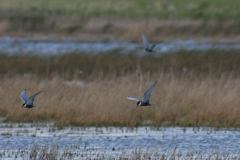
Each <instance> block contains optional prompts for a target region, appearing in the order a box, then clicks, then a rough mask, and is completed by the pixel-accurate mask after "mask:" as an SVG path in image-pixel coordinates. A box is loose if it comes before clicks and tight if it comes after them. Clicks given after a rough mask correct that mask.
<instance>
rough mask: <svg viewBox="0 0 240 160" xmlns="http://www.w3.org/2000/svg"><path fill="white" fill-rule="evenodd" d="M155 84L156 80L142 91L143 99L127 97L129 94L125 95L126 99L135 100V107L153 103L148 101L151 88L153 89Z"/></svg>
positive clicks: (151, 91)
mask: <svg viewBox="0 0 240 160" xmlns="http://www.w3.org/2000/svg"><path fill="white" fill-rule="evenodd" d="M156 84H157V81H156V82H155V83H154V84H153V85H152V86H151V87H150V88H149V89H148V90H147V91H146V92H145V93H144V95H143V100H141V99H137V98H133V97H129V96H127V99H129V100H134V101H137V108H138V106H151V105H153V104H152V103H150V102H149V101H150V98H151V96H152V93H153V90H154V87H155V85H156Z"/></svg>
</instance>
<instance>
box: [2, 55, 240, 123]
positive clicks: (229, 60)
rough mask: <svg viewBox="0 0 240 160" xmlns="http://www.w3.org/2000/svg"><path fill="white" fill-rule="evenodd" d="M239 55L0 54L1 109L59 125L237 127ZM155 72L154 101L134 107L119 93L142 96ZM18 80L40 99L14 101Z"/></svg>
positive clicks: (17, 117)
mask: <svg viewBox="0 0 240 160" xmlns="http://www.w3.org/2000/svg"><path fill="white" fill-rule="evenodd" d="M239 60H240V56H239V55H238V54H237V53H234V52H226V53H224V52H219V53H218V52H217V53H178V54H171V55H163V56H161V57H151V56H150V57H148V56H145V57H138V58H137V56H134V55H129V56H126V55H125V56H124V55H118V54H112V55H96V56H89V55H81V54H79V55H77V54H74V55H64V56H56V57H52V58H50V59H49V63H47V59H45V58H40V57H38V58H37V57H14V56H13V57H8V56H2V57H1V58H0V61H1V62H0V66H1V67H0V68H1V79H0V84H1V85H0V97H1V98H0V104H1V105H0V115H1V116H4V117H6V120H5V121H11V122H37V121H56V122H57V124H58V125H59V127H61V126H64V125H69V124H71V125H83V126H91V125H95V126H129V127H131V126H140V125H153V126H162V125H176V126H212V127H239V126H240V121H239V119H240V117H239V115H240V109H239V105H238V104H239V103H240V100H239V98H238V95H239V93H240V85H239V84H240V83H239V69H240V66H239V63H238V62H239ZM143 62H144V63H143ZM47 64H49V65H47ZM80 71H81V72H80ZM46 75H47V76H46ZM66 75H68V76H66ZM155 80H158V83H157V85H156V88H155V90H154V93H153V96H152V99H151V102H152V103H153V104H154V105H153V106H151V107H141V108H140V109H139V110H137V108H136V102H133V101H129V100H127V99H126V96H133V97H136V98H142V95H143V93H144V92H145V90H146V89H147V88H149V86H151V84H152V83H153V82H154V81H155ZM25 88H26V89H27V96H30V95H31V94H34V93H35V92H37V91H40V90H44V92H43V93H41V94H40V95H38V97H37V98H36V100H35V103H36V104H37V105H39V107H37V108H33V109H25V108H21V106H22V103H23V102H22V100H21V99H20V97H19V95H20V93H21V92H22V90H23V89H25Z"/></svg>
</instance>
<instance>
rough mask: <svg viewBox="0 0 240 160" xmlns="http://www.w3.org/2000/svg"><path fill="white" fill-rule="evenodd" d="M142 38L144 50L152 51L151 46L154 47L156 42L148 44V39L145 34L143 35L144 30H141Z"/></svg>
mask: <svg viewBox="0 0 240 160" xmlns="http://www.w3.org/2000/svg"><path fill="white" fill-rule="evenodd" d="M142 38H143V43H144V44H145V47H146V48H145V50H146V52H153V48H154V47H156V45H157V44H158V43H155V44H153V45H150V44H149V43H148V41H147V38H146V36H145V33H144V31H143V33H142Z"/></svg>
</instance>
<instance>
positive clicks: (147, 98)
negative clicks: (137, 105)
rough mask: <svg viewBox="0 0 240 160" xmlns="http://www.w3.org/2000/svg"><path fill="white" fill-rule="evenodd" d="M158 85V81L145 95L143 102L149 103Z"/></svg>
mask: <svg viewBox="0 0 240 160" xmlns="http://www.w3.org/2000/svg"><path fill="white" fill-rule="evenodd" d="M156 84H157V81H156V82H155V83H154V84H153V85H152V86H151V87H150V88H149V89H148V90H147V91H146V92H145V93H144V95H143V102H149V100H150V98H151V96H152V93H153V90H154V87H155V85H156Z"/></svg>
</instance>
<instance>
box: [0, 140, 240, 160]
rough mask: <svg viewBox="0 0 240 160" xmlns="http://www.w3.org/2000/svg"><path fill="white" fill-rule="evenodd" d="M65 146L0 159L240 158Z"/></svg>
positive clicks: (213, 151) (33, 149) (235, 156)
mask: <svg viewBox="0 0 240 160" xmlns="http://www.w3.org/2000/svg"><path fill="white" fill-rule="evenodd" d="M62 146H63V144H56V143H52V144H45V145H39V144H33V145H32V146H31V147H29V148H25V147H22V148H19V149H18V150H8V149H6V150H5V149H4V151H1V153H0V158H15V159H31V160H36V159H39V160H58V159H59V160H65V159H125V160H145V159H153V160H155V159H157V160H159V159H161V160H168V159H180V160H181V159H182V160H185V159H196V160H198V159H199V160H200V159H201V160H202V159H239V158H240V156H239V154H233V155H232V154H230V153H229V150H230V149H231V148H227V147H226V150H223V151H219V149H218V150H217V149H215V148H212V149H211V151H209V150H207V151H206V150H205V151H195V150H194V148H192V147H190V148H189V149H188V150H186V149H185V151H182V148H181V147H178V146H176V147H175V148H174V147H171V148H170V146H169V148H167V149H165V148H164V149H163V148H161V147H160V148H158V147H157V146H156V147H151V148H148V149H147V150H146V149H143V148H141V146H138V145H137V146H136V147H135V148H134V149H128V148H127V147H126V148H118V147H117V146H116V149H117V151H116V149H115V147H114V148H112V150H109V148H108V149H107V148H105V147H104V148H95V147H94V146H90V145H87V144H85V146H81V140H80V142H77V143H73V144H71V145H69V144H68V145H65V147H64V148H62Z"/></svg>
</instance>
